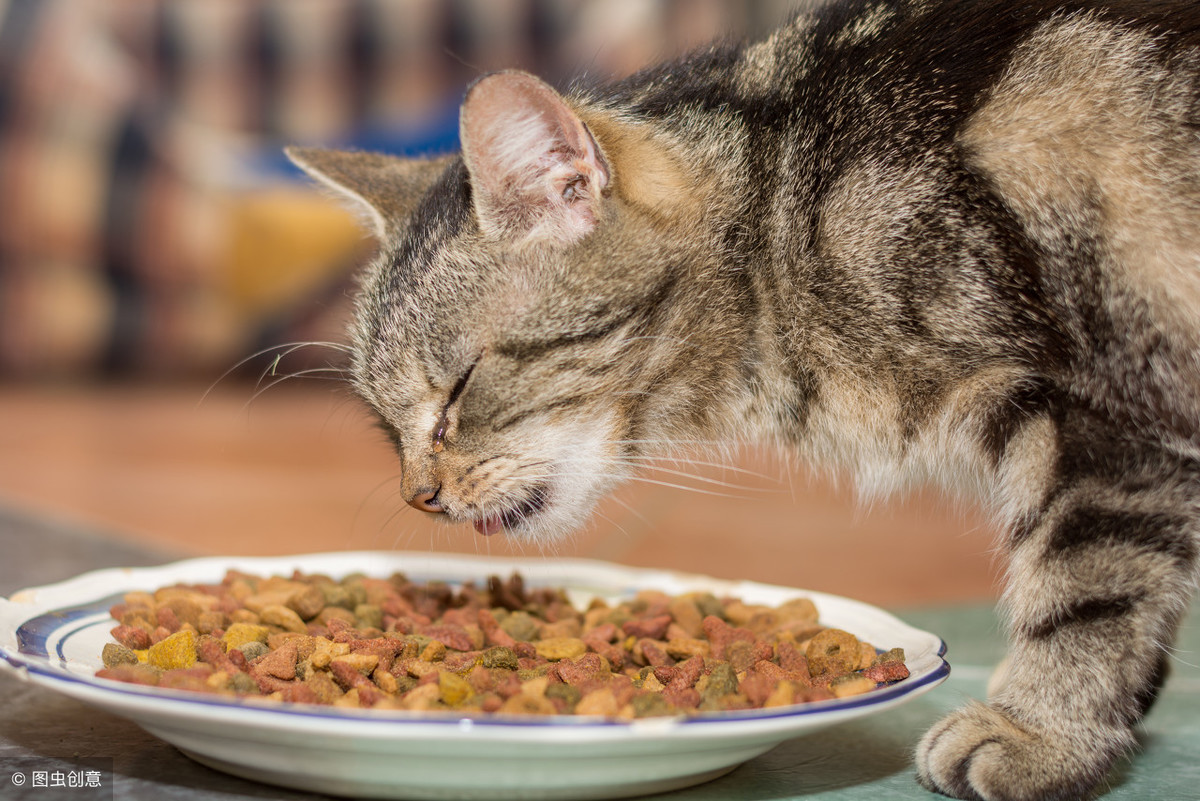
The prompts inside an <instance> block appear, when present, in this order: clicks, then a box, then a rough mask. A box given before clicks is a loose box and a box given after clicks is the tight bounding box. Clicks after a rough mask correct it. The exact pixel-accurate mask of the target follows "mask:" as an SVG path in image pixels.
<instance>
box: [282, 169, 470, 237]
mask: <svg viewBox="0 0 1200 801" xmlns="http://www.w3.org/2000/svg"><path fill="white" fill-rule="evenodd" d="M284 152H285V153H287V157H288V158H289V159H291V160H292V162H293V163H294V164H295V165H296V166H298V167H299V168H300V169H302V170H304V171H305V172H306V173H308V174H309V175H310V176H312V177H313V178H315V179H316V180H318V181H320V182H321V183H322V184H323V185H324V186H326V187H328V188H330V189H332V190H333V191H334V192H335V193H337V194H338V195H339V196H340V197H342V198H344V199H346V200H348V201H350V205H351V207H352V209H353V210H355V211H357V212H359V213H361V214H364V215H365V216H366V218H367V220H368V221H369V222H370V224H371V227H372V229H373V230H374V233H375V235H376V236H377V237H379V238H380V240H387V239H388V238H390V237H391V236H393V235H394V234H395V233H396V232H397V230H399V229H400V228H401V227H403V226H404V225H405V224H406V222H407V220H408V218H409V216H410V215H411V214H412V212H413V210H414V209H415V208H416V207H417V204H418V203H419V202H420V201H421V198H422V197H424V196H425V193H426V192H427V191H428V190H429V187H430V186H432V185H433V182H434V181H436V180H437V178H438V176H440V175H441V174H442V173H443V172H445V170H446V167H447V166H448V165H449V164H450V162H451V161H453V160H454V157H453V156H444V157H442V158H437V159H404V158H399V157H397V156H389V155H386V154H384V153H367V152H361V151H352V150H328V149H325V148H318V147H289V148H285V149H284Z"/></svg>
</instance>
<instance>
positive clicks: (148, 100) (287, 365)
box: [0, 0, 998, 604]
mask: <svg viewBox="0 0 1200 801" xmlns="http://www.w3.org/2000/svg"><path fill="white" fill-rule="evenodd" d="M799 5H803V3H799V2H796V0H790V1H789V0H740V1H731V0H236V1H235V0H0V507H5V508H9V509H14V510H18V511H19V512H20V513H22V514H29V515H33V516H37V517H40V518H45V519H52V520H56V521H62V522H66V523H69V524H71V525H77V526H80V527H85V528H88V529H91V530H94V531H96V532H97V533H98V534H99V535H102V536H109V537H113V538H117V539H122V540H129V541H133V542H137V543H145V544H147V545H148V546H153V547H155V548H161V549H162V550H163V552H164V553H170V554H190V553H209V554H220V553H246V554H279V553H289V552H302V551H314V550H331V549H371V548H383V549H391V548H403V549H415V550H427V549H437V550H454V551H468V552H490V553H504V554H507V553H524V554H535V555H536V554H539V553H553V554H556V555H562V556H583V557H594V558H602V559H611V560H615V561H620V562H625V563H628V564H639V565H653V566H660V567H674V568H679V569H684V570H694V571H699V572H705V573H710V574H715V575H721V576H728V577H742V578H752V579H758V580H763V581H771V582H776V583H785V584H792V585H799V586H807V587H811V588H813V589H822V590H827V591H832V592H838V593H842V594H848V595H854V596H857V597H861V598H863V599H865V600H871V601H876V602H880V603H888V604H911V603H925V602H941V601H946V600H954V599H967V598H989V597H993V596H994V595H995V594H996V576H997V575H998V574H997V566H996V565H995V564H994V563H993V561H992V558H991V556H990V548H991V545H992V540H993V532H992V531H991V530H990V529H989V528H988V526H987V525H986V524H984V523H983V522H982V520H981V518H979V517H978V516H976V515H975V514H974V513H973V512H971V511H970V510H969V509H957V510H956V509H954V508H952V507H950V506H949V505H948V504H947V503H946V502H945V501H944V500H943V499H940V498H936V497H933V496H927V495H918V496H916V497H914V498H911V499H906V500H897V501H889V502H880V503H877V504H875V505H873V506H871V507H869V508H867V507H864V506H862V505H861V504H858V503H856V501H855V499H854V497H853V495H852V492H851V490H850V488H849V487H847V486H844V485H842V484H839V482H838V481H837V478H836V477H823V476H816V475H813V474H811V473H809V472H807V471H805V470H804V469H802V468H800V467H798V466H795V465H790V464H787V463H786V461H784V460H781V459H780V458H779V457H777V456H775V455H772V454H767V453H758V452H748V453H746V454H744V455H743V456H742V457H741V458H739V459H738V460H737V461H735V462H732V463H731V464H730V465H728V466H714V465H707V464H704V465H701V464H685V465H680V466H679V468H678V470H677V471H676V472H671V471H665V472H660V473H658V474H655V475H652V476H648V477H647V480H645V481H641V482H636V483H634V484H632V485H631V486H630V487H629V488H628V489H626V490H623V491H622V492H621V493H619V495H618V496H617V497H616V498H615V499H614V500H613V501H612V502H611V503H608V504H606V505H605V506H604V507H603V508H602V509H601V514H600V515H599V516H598V517H597V519H596V521H595V523H594V524H593V525H592V526H591V527H590V528H589V529H588V530H586V531H584V532H581V533H580V534H579V535H577V536H576V537H574V538H573V539H571V540H567V541H564V542H562V543H558V544H554V545H549V546H546V547H544V548H538V547H536V546H525V547H520V546H518V545H515V544H513V543H511V542H508V541H506V540H504V539H503V538H502V537H493V538H490V539H486V540H485V539H483V538H480V537H478V536H477V535H476V534H475V533H474V532H473V531H472V530H470V529H469V528H458V529H454V528H449V527H445V526H441V525H435V524H433V523H431V521H429V520H426V519H423V518H422V517H421V516H420V514H419V513H417V512H414V511H411V510H408V509H407V507H405V506H404V504H403V502H402V500H401V499H400V498H399V496H398V494H397V489H398V482H397V480H396V479H397V477H398V476H397V466H396V464H395V462H394V457H393V456H392V454H391V451H390V448H389V447H388V446H387V444H386V443H385V441H384V439H383V437H382V436H381V435H379V434H377V433H376V432H374V431H373V429H372V428H371V425H370V423H369V421H368V420H367V418H366V415H365V414H364V413H363V412H362V410H361V409H360V408H359V407H358V406H357V404H356V403H355V402H354V401H353V399H351V398H350V397H349V395H348V393H347V392H346V390H345V387H344V385H343V384H342V383H341V381H340V380H339V378H338V377H339V373H338V370H339V368H340V367H341V366H342V361H341V360H340V353H339V352H338V351H337V350H336V349H335V348H330V347H322V346H320V345H309V346H305V347H298V348H292V347H288V344H289V343H303V342H317V343H319V342H332V343H338V342H342V341H344V339H345V337H344V334H343V330H344V327H345V323H346V319H347V315H348V311H349V298H350V295H351V293H352V291H353V286H354V276H355V274H356V272H357V270H358V268H359V267H360V266H361V265H362V264H363V263H364V262H365V261H366V260H367V259H369V257H370V255H371V252H372V249H373V247H374V243H373V242H372V241H371V240H370V239H369V238H368V237H367V235H366V233H365V232H364V231H363V230H361V229H360V228H359V226H358V225H357V223H356V220H355V219H354V218H353V217H352V216H350V215H349V214H348V213H346V212H345V211H344V210H343V209H341V208H340V207H339V206H337V205H336V204H335V203H333V202H332V201H330V200H329V199H328V198H326V197H325V196H324V195H322V194H321V193H320V192H318V191H316V190H314V189H313V188H312V187H311V186H310V184H308V183H307V182H306V181H305V180H304V179H303V178H302V177H301V176H300V175H299V174H298V173H297V172H296V171H295V170H293V169H292V168H291V167H290V166H289V165H288V164H287V163H286V160H285V159H283V157H282V155H281V149H282V147H283V146H284V145H286V144H320V145H329V146H341V147H358V148H365V149H376V150H385V151H389V152H394V153H406V154H413V155H416V154H432V153H437V152H445V151H450V150H453V149H454V148H455V147H456V144H457V142H456V138H457V111H458V102H459V100H460V98H461V96H462V92H463V90H464V88H465V86H466V85H467V83H468V82H469V81H470V80H471V79H472V78H474V77H476V76H478V75H480V74H482V73H484V72H487V71H489V70H493V69H499V68H508V67H521V68H524V69H528V70H531V71H534V72H536V73H538V74H540V75H542V76H544V77H546V78H548V79H549V80H550V81H551V82H558V83H562V82H564V81H566V80H568V79H570V78H571V77H573V76H576V75H579V74H581V73H586V74H588V75H590V76H593V77H598V78H607V77H617V76H621V75H624V74H627V73H630V72H632V71H635V70H636V69H638V68H640V67H642V66H644V65H646V64H649V63H652V62H655V61H658V60H660V59H662V58H666V57H669V56H672V55H676V54H678V53H681V52H683V51H686V50H688V49H691V48H693V47H695V46H698V45H700V44H702V43H704V42H707V41H708V40H710V39H712V38H714V37H734V38H738V37H742V36H747V35H749V36H756V35H760V34H761V33H763V32H764V31H766V30H769V29H770V28H772V27H773V26H775V25H776V24H778V23H779V22H780V21H782V20H783V19H785V18H786V17H787V16H788V14H789V13H791V12H792V11H793V10H794V9H795V8H796V7H797V6H799ZM255 354H257V355H255ZM671 485H681V486H671Z"/></svg>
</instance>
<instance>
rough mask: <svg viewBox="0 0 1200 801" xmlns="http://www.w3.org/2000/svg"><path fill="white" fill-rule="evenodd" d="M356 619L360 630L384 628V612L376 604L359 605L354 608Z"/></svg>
mask: <svg viewBox="0 0 1200 801" xmlns="http://www.w3.org/2000/svg"><path fill="white" fill-rule="evenodd" d="M354 618H355V621H356V625H357V626H358V627H359V628H360V629H382V628H383V610H382V609H380V608H379V607H378V606H376V605H375V604H359V605H358V606H356V607H354Z"/></svg>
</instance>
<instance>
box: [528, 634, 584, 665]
mask: <svg viewBox="0 0 1200 801" xmlns="http://www.w3.org/2000/svg"><path fill="white" fill-rule="evenodd" d="M534 648H536V649H537V653H538V656H540V657H541V658H542V659H549V660H550V661H551V662H557V661H559V660H561V659H578V658H579V657H581V656H583V655H584V654H586V653H587V643H585V642H584V641H583V640H581V639H578V638H577V637H550V638H548V639H545V640H539V641H538V642H536V643H534Z"/></svg>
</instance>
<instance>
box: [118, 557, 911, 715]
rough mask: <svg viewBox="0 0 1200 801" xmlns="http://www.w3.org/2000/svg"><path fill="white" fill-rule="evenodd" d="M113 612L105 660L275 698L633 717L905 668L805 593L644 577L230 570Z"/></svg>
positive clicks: (746, 701) (788, 701)
mask: <svg viewBox="0 0 1200 801" xmlns="http://www.w3.org/2000/svg"><path fill="white" fill-rule="evenodd" d="M111 612H112V617H113V619H114V620H115V621H117V625H116V626H115V627H114V628H113V629H112V636H113V639H114V642H111V643H107V644H106V645H105V647H104V652H103V654H102V661H103V663H104V668H103V669H101V670H99V671H97V675H98V676H101V677H103V678H107V679H113V680H117V681H125V682H132V683H137V684H147V685H157V686H160V687H169V688H172V689H182V690H189V691H195V692H206V693H215V694H219V695H227V696H249V695H257V696H263V697H265V698H269V699H274V700H277V701H279V702H281V703H310V704H325V705H333V706H338V707H346V708H362V707H373V708H375V709H393V710H407V711H415V712H436V711H438V710H453V711H454V714H456V715H464V714H467V715H474V714H480V715H488V714H497V713H498V714H505V715H509V714H512V715H569V714H574V715H587V716H598V717H604V718H611V719H618V720H621V719H626V720H628V719H633V718H642V717H652V716H663V715H696V714H704V713H708V712H720V711H727V710H740V709H756V708H774V707H781V706H789V705H793V704H801V703H808V702H812V701H821V700H828V699H832V698H844V697H848V696H851V695H858V694H861V693H865V692H870V691H872V690H874V689H876V688H877V687H879V686H881V685H884V684H890V683H893V682H896V681H902V680H903V679H905V678H907V677H908V668H907V667H906V666H905V664H904V653H903V651H902V650H900V649H892V650H890V651H887V652H883V653H880V652H879V651H877V650H876V649H875V648H874V647H873V646H871V645H870V644H869V643H866V642H864V641H862V640H859V639H858V638H857V637H855V636H854V635H853V634H851V633H849V632H846V631H842V630H840V629H832V628H825V627H823V626H821V625H820V624H819V623H818V619H817V610H816V607H815V606H814V605H813V603H812V601H810V600H808V599H806V598H797V599H794V600H790V601H788V602H786V603H784V604H782V605H780V606H778V607H769V606H764V605H761V604H750V603H745V602H743V601H742V600H740V599H737V598H717V597H715V596H714V595H712V594H710V593H689V594H685V595H681V596H678V597H671V596H668V595H666V594H664V593H662V592H658V591H651V590H646V591H643V592H640V593H638V594H637V596H636V597H634V598H633V599H631V600H629V601H625V602H622V603H617V604H615V605H610V604H609V603H608V602H606V601H604V600H602V599H596V600H594V601H592V603H591V604H590V605H589V606H588V608H587V609H586V610H583V611H580V610H577V609H575V608H574V607H572V606H571V604H570V603H569V602H568V600H567V596H566V593H565V592H564V591H562V590H558V589H551V588H530V587H527V586H526V585H525V582H524V580H523V579H522V577H521V576H519V575H514V576H512V577H511V578H509V579H508V580H504V579H501V578H499V577H491V578H489V579H488V581H487V583H486V585H485V586H483V587H478V586H476V585H474V584H473V583H466V584H464V585H462V586H461V587H458V588H453V587H451V586H450V585H448V584H445V583H444V582H429V583H427V584H421V583H417V582H412V581H409V580H408V579H407V578H406V577H405V576H403V575H401V574H396V575H394V576H392V577H390V578H388V579H373V578H370V577H367V576H363V575H354V576H348V577H346V578H345V579H343V580H342V581H340V582H338V581H334V580H333V579H331V578H329V577H327V576H309V575H303V574H300V573H298V572H297V573H295V574H293V575H291V576H286V577H279V576H274V577H269V578H262V577H258V576H253V575H249V574H245V573H240V572H236V571H230V572H229V573H227V574H226V576H225V578H224V579H223V580H222V581H221V582H220V583H219V584H213V585H195V586H192V585H176V586H172V587H165V588H161V589H159V590H157V591H155V592H153V593H150V592H130V593H127V594H126V595H125V597H124V599H123V602H122V603H120V604H117V605H116V606H114V607H113V608H112V610H111Z"/></svg>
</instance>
